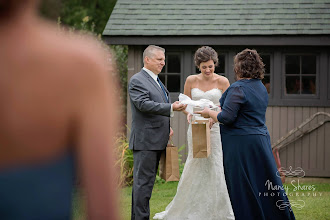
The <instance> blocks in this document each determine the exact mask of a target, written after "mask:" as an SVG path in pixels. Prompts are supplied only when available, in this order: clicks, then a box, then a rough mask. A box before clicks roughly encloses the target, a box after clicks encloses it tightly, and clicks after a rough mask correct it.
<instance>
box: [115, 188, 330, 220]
mask: <svg viewBox="0 0 330 220" xmlns="http://www.w3.org/2000/svg"><path fill="white" fill-rule="evenodd" d="M177 184H178V182H168V183H157V184H155V186H154V190H153V193H152V197H151V200H150V217H151V218H152V217H153V216H154V215H155V213H157V212H161V211H164V210H165V208H166V206H167V205H168V203H169V202H170V201H171V200H172V199H173V197H174V195H175V193H176V188H177ZM285 186H287V187H288V189H289V191H288V197H289V199H290V201H298V200H300V201H298V202H299V204H304V206H303V207H302V208H301V209H297V208H296V207H293V211H294V214H295V216H296V219H297V220H300V219H302V220H305V219H306V220H311V219H313V220H316V219H317V220H327V219H330V211H329V210H330V183H308V182H304V183H300V187H299V189H298V188H297V189H296V191H293V190H294V189H295V186H296V187H297V184H296V182H293V183H291V182H289V183H286V184H285ZM304 187H310V189H311V190H309V189H305V188H304ZM313 189H314V191H313ZM131 192H132V187H125V188H123V189H122V192H121V209H122V210H121V213H122V215H123V218H122V219H123V220H129V219H130V215H131ZM308 193H310V195H308ZM313 193H316V194H314V195H313ZM302 201H303V202H302Z"/></svg>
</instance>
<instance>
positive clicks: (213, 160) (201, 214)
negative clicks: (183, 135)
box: [153, 88, 235, 220]
mask: <svg viewBox="0 0 330 220" xmlns="http://www.w3.org/2000/svg"><path fill="white" fill-rule="evenodd" d="M221 95H222V93H221V91H220V90H219V89H217V88H215V89H212V90H209V91H206V92H204V91H202V90H200V89H198V88H193V89H192V90H191V96H192V99H193V100H200V99H208V100H211V101H212V102H213V103H214V104H216V105H219V99H220V97H221ZM187 136H188V157H187V160H186V163H185V166H184V170H183V173H182V175H181V178H180V181H179V184H178V188H177V193H176V195H175V197H174V198H173V200H172V201H171V202H170V204H169V205H168V206H167V207H166V209H165V211H163V212H161V213H157V214H156V215H155V216H154V218H153V219H166V220H185V219H189V220H222V219H235V217H234V213H233V210H232V207H231V203H230V199H229V195H228V191H227V185H226V181H225V175H224V170H223V163H222V161H223V157H222V145H221V138H220V128H219V124H218V123H216V124H214V125H213V127H212V129H211V154H210V156H209V157H208V158H193V153H192V136H191V125H189V128H188V132H187Z"/></svg>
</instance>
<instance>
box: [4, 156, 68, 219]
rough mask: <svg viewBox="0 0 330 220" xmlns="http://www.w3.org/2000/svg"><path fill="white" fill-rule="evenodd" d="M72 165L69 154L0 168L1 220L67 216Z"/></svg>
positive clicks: (65, 217) (63, 217)
mask: <svg viewBox="0 0 330 220" xmlns="http://www.w3.org/2000/svg"><path fill="white" fill-rule="evenodd" d="M73 183H74V166H73V158H72V156H71V155H65V156H62V157H61V158H59V159H57V160H54V161H48V162H47V163H44V164H38V165H30V166H25V167H19V168H11V169H7V170H2V171H1V172H0V219H1V220H32V219H33V220H44V219H47V220H55V219H56V220H59V219H61V220H65V219H71V209H72V208H71V203H72V191H73Z"/></svg>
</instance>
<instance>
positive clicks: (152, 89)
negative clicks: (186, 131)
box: [128, 69, 171, 150]
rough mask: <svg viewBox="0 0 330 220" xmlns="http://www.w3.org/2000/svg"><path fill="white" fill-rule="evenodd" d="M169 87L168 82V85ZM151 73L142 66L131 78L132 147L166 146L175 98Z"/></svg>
mask: <svg viewBox="0 0 330 220" xmlns="http://www.w3.org/2000/svg"><path fill="white" fill-rule="evenodd" d="M164 88H165V86H164ZM165 90H166V92H167V94H168V98H169V103H167V101H166V97H165V94H164V92H163V90H162V89H161V88H160V87H159V86H158V84H157V83H156V82H155V80H154V79H153V78H151V76H150V75H149V74H148V73H147V72H146V71H144V70H143V69H141V71H140V72H139V73H136V74H135V75H133V76H132V78H131V79H130V82H129V85H128V92H129V96H130V102H131V108H132V127H131V137H130V140H129V148H130V149H134V150H163V149H165V148H166V145H167V142H168V139H169V132H170V114H171V100H170V96H169V92H168V91H167V89H166V88H165Z"/></svg>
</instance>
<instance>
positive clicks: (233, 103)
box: [217, 86, 246, 125]
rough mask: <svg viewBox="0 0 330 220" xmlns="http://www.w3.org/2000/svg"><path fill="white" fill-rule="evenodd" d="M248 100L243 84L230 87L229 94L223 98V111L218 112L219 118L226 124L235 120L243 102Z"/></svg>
mask: <svg viewBox="0 0 330 220" xmlns="http://www.w3.org/2000/svg"><path fill="white" fill-rule="evenodd" d="M245 101H246V98H245V94H244V92H243V90H242V88H241V86H235V87H233V88H228V91H227V95H226V97H225V99H224V100H223V104H222V106H221V108H222V111H221V112H220V113H219V114H218V116H217V118H218V121H219V122H220V123H223V124H225V125H229V124H232V123H233V122H235V120H236V118H237V115H238V111H239V110H240V108H241V107H242V104H244V102H245Z"/></svg>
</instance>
